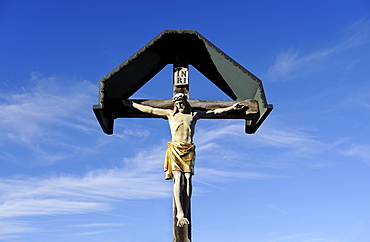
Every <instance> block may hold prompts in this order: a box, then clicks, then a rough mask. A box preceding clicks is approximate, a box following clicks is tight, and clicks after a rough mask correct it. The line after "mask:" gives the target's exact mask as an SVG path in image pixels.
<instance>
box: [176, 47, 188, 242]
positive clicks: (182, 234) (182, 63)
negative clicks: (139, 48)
mask: <svg viewBox="0 0 370 242" xmlns="http://www.w3.org/2000/svg"><path fill="white" fill-rule="evenodd" d="M178 93H184V94H185V95H186V96H187V97H188V98H190V97H189V65H188V58H187V56H186V55H185V54H177V55H176V61H175V62H174V64H173V95H176V94H178ZM174 182H175V180H174ZM184 183H185V181H184V179H181V187H185V184H184ZM185 196H186V190H185V189H183V190H182V191H181V194H180V198H181V203H182V204H184V203H185V201H184V198H185ZM188 203H189V204H188V212H187V215H186V217H187V219H188V220H189V224H186V225H184V226H183V227H179V226H177V225H176V224H177V218H176V214H177V209H176V204H175V197H173V210H172V211H173V212H172V213H173V214H172V241H173V242H190V241H191V207H190V204H191V200H190V199H189V201H188Z"/></svg>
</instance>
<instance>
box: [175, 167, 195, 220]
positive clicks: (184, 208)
mask: <svg viewBox="0 0 370 242" xmlns="http://www.w3.org/2000/svg"><path fill="white" fill-rule="evenodd" d="M172 173H173V179H174V183H173V197H174V199H175V205H176V211H177V214H176V218H177V224H176V225H177V226H179V227H183V226H184V225H185V224H189V220H188V219H187V216H188V213H189V204H190V198H191V192H192V184H191V173H190V172H181V171H172Z"/></svg>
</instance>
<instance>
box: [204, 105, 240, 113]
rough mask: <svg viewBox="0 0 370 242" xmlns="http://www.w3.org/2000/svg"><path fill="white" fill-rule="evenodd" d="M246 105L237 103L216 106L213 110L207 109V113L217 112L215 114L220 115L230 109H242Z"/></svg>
mask: <svg viewBox="0 0 370 242" xmlns="http://www.w3.org/2000/svg"><path fill="white" fill-rule="evenodd" d="M244 107H245V106H244V105H243V104H241V103H235V104H234V105H232V106H230V107H226V108H216V109H215V110H213V111H207V114H208V113H209V114H215V115H219V114H225V113H228V112H230V111H234V110H242V109H243V108H244Z"/></svg>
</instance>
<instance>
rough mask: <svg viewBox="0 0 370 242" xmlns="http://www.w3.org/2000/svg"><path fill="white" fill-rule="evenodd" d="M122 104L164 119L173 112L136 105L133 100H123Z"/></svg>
mask: <svg viewBox="0 0 370 242" xmlns="http://www.w3.org/2000/svg"><path fill="white" fill-rule="evenodd" d="M122 103H123V104H124V105H125V106H127V107H133V108H136V109H137V110H139V111H141V112H144V113H150V114H154V115H157V116H160V117H163V118H167V116H168V115H169V114H170V112H171V110H170V109H162V108H153V107H150V106H146V105H142V104H138V103H135V102H133V101H131V100H122Z"/></svg>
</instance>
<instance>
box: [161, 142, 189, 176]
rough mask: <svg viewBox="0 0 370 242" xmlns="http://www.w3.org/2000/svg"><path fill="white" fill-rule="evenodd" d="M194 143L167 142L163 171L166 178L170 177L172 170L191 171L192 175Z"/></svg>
mask: <svg viewBox="0 0 370 242" xmlns="http://www.w3.org/2000/svg"><path fill="white" fill-rule="evenodd" d="M194 161H195V145H193V144H189V143H185V142H174V141H170V142H168V148H167V150H166V158H165V161H164V172H166V178H165V179H166V180H168V179H172V178H173V175H172V171H181V172H191V174H192V175H194Z"/></svg>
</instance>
